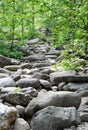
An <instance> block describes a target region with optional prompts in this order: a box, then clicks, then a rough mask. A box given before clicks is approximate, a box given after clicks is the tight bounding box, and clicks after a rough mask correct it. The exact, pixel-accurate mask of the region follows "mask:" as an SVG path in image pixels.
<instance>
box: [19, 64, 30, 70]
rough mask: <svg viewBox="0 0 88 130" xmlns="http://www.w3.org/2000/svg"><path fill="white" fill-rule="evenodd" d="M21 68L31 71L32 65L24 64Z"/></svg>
mask: <svg viewBox="0 0 88 130" xmlns="http://www.w3.org/2000/svg"><path fill="white" fill-rule="evenodd" d="M20 67H21V68H22V69H25V68H28V69H31V68H32V65H31V64H30V63H23V64H21V65H20Z"/></svg>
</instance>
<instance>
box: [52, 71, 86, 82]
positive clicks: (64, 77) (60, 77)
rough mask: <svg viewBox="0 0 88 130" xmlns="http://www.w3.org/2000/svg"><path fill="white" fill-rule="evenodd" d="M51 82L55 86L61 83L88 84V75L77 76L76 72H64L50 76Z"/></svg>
mask: <svg viewBox="0 0 88 130" xmlns="http://www.w3.org/2000/svg"><path fill="white" fill-rule="evenodd" d="M50 81H51V83H52V84H53V85H58V84H59V83H61V82H64V81H66V82H79V83H80V82H81V83H82V82H88V75H75V71H64V72H63V71H62V72H54V73H51V74H50Z"/></svg>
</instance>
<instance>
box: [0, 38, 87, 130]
mask: <svg viewBox="0 0 88 130" xmlns="http://www.w3.org/2000/svg"><path fill="white" fill-rule="evenodd" d="M22 49H23V50H24V52H25V57H24V58H23V59H22V60H21V61H17V60H14V59H10V58H7V57H4V56H2V55H0V67H1V68H0V102H1V103H0V130H88V73H87V72H86V74H84V73H83V74H78V75H77V74H76V72H75V71H73V70H71V71H62V72H58V71H57V70H55V68H53V66H52V64H54V63H55V62H56V59H57V57H58V55H60V54H61V50H52V49H51V48H50V46H49V45H47V44H43V43H42V42H41V41H40V40H39V39H34V40H31V41H28V44H27V45H26V46H24V47H23V48H22Z"/></svg>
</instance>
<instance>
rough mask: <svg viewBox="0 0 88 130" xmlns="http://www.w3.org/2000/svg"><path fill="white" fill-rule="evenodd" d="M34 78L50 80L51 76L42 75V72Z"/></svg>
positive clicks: (37, 73) (35, 74)
mask: <svg viewBox="0 0 88 130" xmlns="http://www.w3.org/2000/svg"><path fill="white" fill-rule="evenodd" d="M32 78H37V79H45V80H47V79H49V76H48V75H47V74H42V73H40V72H36V73H34V74H33V75H32Z"/></svg>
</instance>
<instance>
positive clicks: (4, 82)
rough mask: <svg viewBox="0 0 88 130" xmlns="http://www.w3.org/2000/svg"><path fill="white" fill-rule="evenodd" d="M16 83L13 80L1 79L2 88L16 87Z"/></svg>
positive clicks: (0, 85)
mask: <svg viewBox="0 0 88 130" xmlns="http://www.w3.org/2000/svg"><path fill="white" fill-rule="evenodd" d="M15 86H16V83H15V82H14V80H13V79H12V78H1V79H0V87H15Z"/></svg>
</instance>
